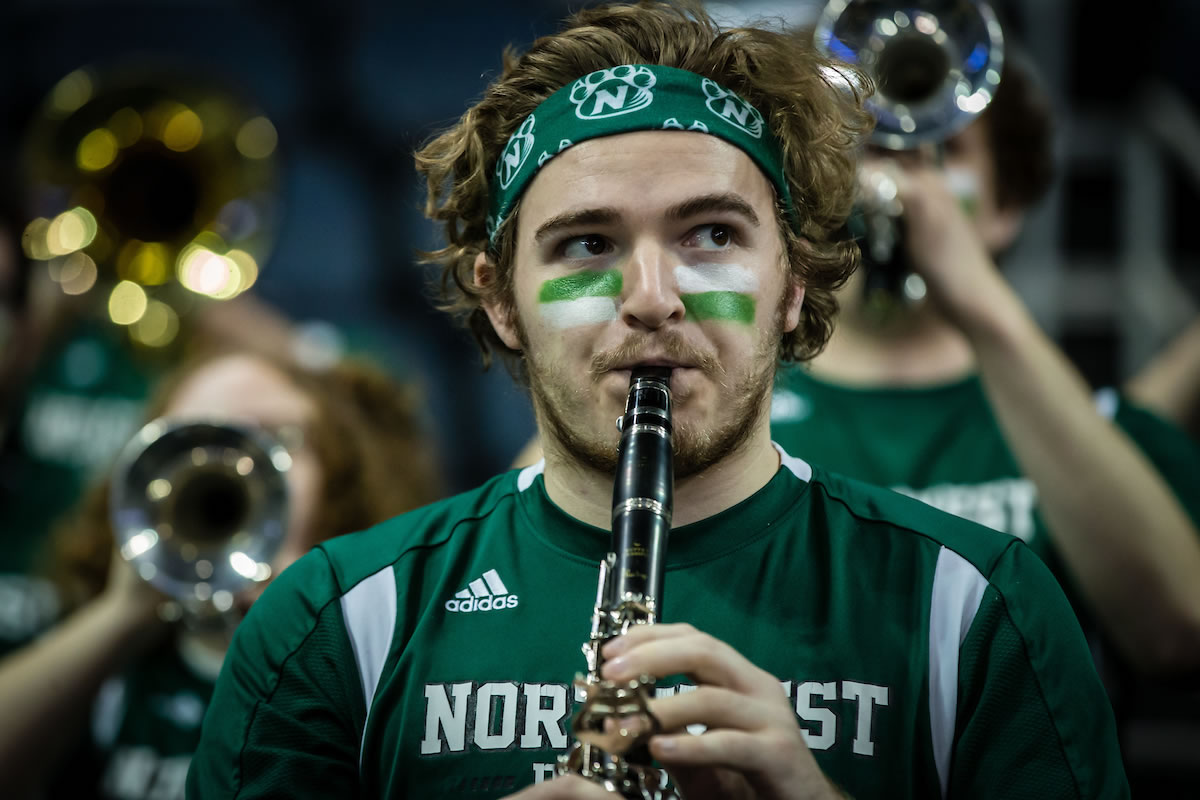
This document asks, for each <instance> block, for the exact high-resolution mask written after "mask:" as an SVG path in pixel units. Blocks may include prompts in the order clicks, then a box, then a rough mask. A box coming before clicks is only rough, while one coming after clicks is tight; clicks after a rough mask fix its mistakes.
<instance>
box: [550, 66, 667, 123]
mask: <svg viewBox="0 0 1200 800" xmlns="http://www.w3.org/2000/svg"><path fill="white" fill-rule="evenodd" d="M656 80H657V79H656V78H655V77H654V73H653V72H651V71H650V70H649V69H647V68H646V67H643V66H632V65H629V64H626V65H624V66H620V67H612V68H611V69H602V70H597V71H596V72H593V73H591V74H589V75H584V76H583V77H582V78H580V79H579V80H577V81H575V85H574V86H572V87H571V102H572V103H574V104H575V116H577V117H579V118H580V119H606V118H608V117H617V116H620V115H621V114H629V113H631V112H633V111H637V110H639V109H643V108H645V107H646V106H648V105H650V104H651V103H652V102H654V92H653V91H651V90H652V89H653V88H654V83H655V81H656Z"/></svg>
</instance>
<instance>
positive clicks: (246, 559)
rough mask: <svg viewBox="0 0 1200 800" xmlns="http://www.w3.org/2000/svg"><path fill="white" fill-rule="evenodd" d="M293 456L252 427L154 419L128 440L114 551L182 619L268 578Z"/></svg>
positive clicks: (119, 473) (207, 613)
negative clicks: (170, 600)
mask: <svg viewBox="0 0 1200 800" xmlns="http://www.w3.org/2000/svg"><path fill="white" fill-rule="evenodd" d="M290 468H291V456H290V455H289V454H288V451H287V449H286V448H285V447H284V445H283V444H281V443H280V442H279V441H278V440H277V439H276V438H275V436H273V435H272V434H270V433H268V432H267V431H265V430H262V429H260V428H255V427H250V426H243V425H232V424H224V423H218V422H196V423H187V424H181V423H173V422H170V421H167V420H165V419H157V420H154V421H152V422H150V423H148V424H147V425H146V426H145V427H143V428H142V429H141V430H140V431H139V432H138V433H137V434H136V435H135V436H134V437H133V438H132V439H131V440H130V441H129V442H128V444H126V446H125V448H124V450H123V451H122V452H121V455H120V456H119V457H118V459H117V462H116V465H115V467H114V469H113V473H112V485H111V489H110V492H111V493H110V497H109V508H110V518H111V522H112V527H113V532H114V534H115V536H116V540H117V547H118V550H119V552H120V553H121V556H122V557H123V558H124V559H125V560H126V561H128V562H129V563H130V564H131V565H132V566H133V568H134V569H135V570H136V571H137V573H138V574H139V575H140V576H141V577H142V578H143V579H144V580H146V581H148V582H150V583H151V584H153V585H154V586H155V587H157V588H158V589H159V590H161V591H162V592H164V593H165V594H167V595H168V596H170V597H171V598H173V599H174V601H175V602H176V603H178V605H179V608H178V611H179V612H181V613H182V615H183V616H184V617H185V618H186V619H187V620H188V621H189V622H190V623H204V622H207V621H211V620H214V619H220V617H221V615H223V614H224V613H225V612H228V611H230V610H231V609H232V608H233V605H234V599H235V595H236V594H237V593H238V591H240V590H242V589H244V588H247V587H249V586H253V585H254V584H256V583H262V582H263V581H266V580H267V579H268V578H270V577H271V567H270V562H271V560H272V558H273V557H274V556H275V554H276V552H277V551H278V550H279V547H280V545H281V544H282V542H283V539H284V537H285V536H286V535H287V509H288V489H287V481H286V478H285V476H286V473H287V471H288V470H289V469H290Z"/></svg>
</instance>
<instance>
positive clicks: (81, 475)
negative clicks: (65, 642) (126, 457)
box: [0, 321, 161, 654]
mask: <svg viewBox="0 0 1200 800" xmlns="http://www.w3.org/2000/svg"><path fill="white" fill-rule="evenodd" d="M123 335H124V334H123V333H121V332H120V331H119V330H117V329H115V328H114V326H112V325H109V326H107V327H104V326H102V325H99V324H97V323H93V322H88V321H82V322H80V323H79V324H78V326H77V327H76V328H75V329H74V330H72V331H71V332H70V333H69V335H68V336H67V337H65V338H64V339H63V340H62V341H61V342H59V343H58V344H57V345H56V346H55V347H54V348H52V349H51V350H50V351H49V352H48V353H47V355H46V357H45V358H44V359H43V360H42V362H41V364H40V365H39V367H38V368H37V369H36V370H35V372H34V374H33V375H32V376H31V380H30V384H29V387H28V388H27V390H26V391H25V393H24V395H23V397H22V406H21V408H20V409H18V411H17V413H16V415H15V417H14V423H13V424H14V429H13V430H12V431H11V432H10V433H9V435H10V436H12V437H13V441H12V442H11V447H10V449H8V450H7V451H5V452H4V453H3V454H0V654H2V653H4V652H6V651H8V650H10V649H13V648H15V647H16V646H18V645H20V644H22V643H24V642H26V641H28V640H29V639H30V638H32V636H34V635H35V634H36V633H38V632H40V631H41V630H43V629H45V628H46V627H48V626H49V625H50V623H52V622H53V621H54V619H55V618H56V617H57V615H58V605H59V604H58V598H57V595H56V593H55V592H54V589H53V587H52V586H51V585H50V583H49V582H48V581H46V580H44V579H42V578H40V577H38V572H39V568H40V567H41V566H42V565H41V564H40V563H39V562H40V560H41V558H43V557H44V556H45V555H46V553H45V548H46V547H47V546H48V536H47V535H48V534H49V532H50V530H51V529H52V527H53V525H54V523H55V522H56V521H57V520H58V519H59V518H60V517H61V516H62V515H63V514H64V513H65V512H67V511H68V510H69V509H70V508H71V507H72V506H74V505H75V503H76V502H77V501H78V500H79V498H80V495H81V493H82V491H83V488H84V486H85V485H86V484H87V483H88V482H89V481H91V480H93V479H94V478H95V477H96V476H97V475H99V474H101V473H102V472H104V470H106V469H107V468H108V466H109V465H110V463H111V462H112V460H113V458H115V456H116V454H117V452H118V451H119V450H120V449H121V447H122V446H123V445H124V444H125V443H126V442H127V441H128V440H129V439H130V438H131V437H132V436H133V434H134V433H135V432H136V431H137V428H138V424H139V423H140V421H141V418H142V413H143V408H144V406H145V402H146V396H147V394H148V393H149V386H150V383H151V382H152V381H153V379H154V377H155V375H156V374H157V373H158V371H159V370H160V369H161V368H160V367H159V366H158V365H156V364H153V363H151V362H147V361H141V360H139V359H136V358H135V357H134V355H133V353H132V352H131V350H130V349H129V347H128V345H127V344H126V343H125V342H123V341H122V339H121V337H122V336H123Z"/></svg>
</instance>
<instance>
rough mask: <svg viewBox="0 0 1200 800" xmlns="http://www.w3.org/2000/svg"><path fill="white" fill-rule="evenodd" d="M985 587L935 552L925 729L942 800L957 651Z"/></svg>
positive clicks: (953, 559) (967, 567)
mask: <svg viewBox="0 0 1200 800" xmlns="http://www.w3.org/2000/svg"><path fill="white" fill-rule="evenodd" d="M987 585H988V583H987V579H986V578H984V577H983V574H982V573H980V571H979V570H977V569H976V568H975V566H974V565H973V564H971V562H969V561H967V560H966V559H965V558H963V557H962V556H960V555H959V554H958V553H955V552H954V551H953V550H948V549H946V548H945V547H943V548H942V549H941V550H940V551H938V559H937V566H936V567H935V568H934V572H933V592H932V595H931V596H930V599H929V728H930V732H931V734H932V738H933V761H934V764H935V765H936V766H937V771H938V778H939V779H940V780H941V784H942V797H945V796H946V791H947V787H948V786H949V783H950V755H951V751H952V750H953V746H954V726H955V720H956V719H957V713H958V651H959V649H960V648H961V647H962V643H963V640H964V639H966V638H967V631H969V630H970V629H971V623H972V622H974V621H975V613H976V612H977V611H979V604H980V603H981V602H982V601H983V592H984V590H985V589H987Z"/></svg>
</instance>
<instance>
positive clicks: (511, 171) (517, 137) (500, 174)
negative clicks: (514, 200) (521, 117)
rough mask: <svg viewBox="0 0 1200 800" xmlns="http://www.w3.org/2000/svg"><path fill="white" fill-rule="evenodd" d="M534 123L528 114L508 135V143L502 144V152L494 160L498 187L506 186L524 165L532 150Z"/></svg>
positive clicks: (531, 116)
mask: <svg viewBox="0 0 1200 800" xmlns="http://www.w3.org/2000/svg"><path fill="white" fill-rule="evenodd" d="M534 125H535V121H534V115H533V114H530V115H529V118H528V119H526V120H525V121H524V122H522V123H521V127H520V128H517V132H516V133H514V134H513V135H512V136H510V137H508V144H506V145H504V152H503V153H501V154H500V160H499V161H497V162H496V177H497V178H499V179H500V188H502V189H507V188H508V186H509V184H511V183H512V182H513V178H515V177H517V173H519V172H520V171H521V167H523V166H525V161H526V160H527V159H528V158H529V154H530V153H532V152H533V141H534V136H533V127H534Z"/></svg>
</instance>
